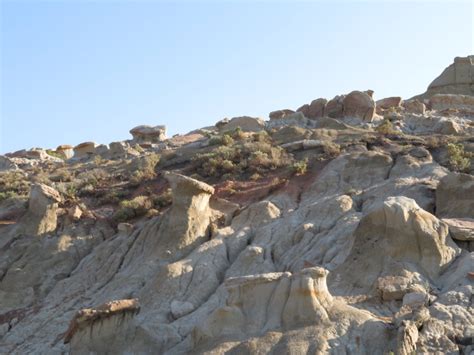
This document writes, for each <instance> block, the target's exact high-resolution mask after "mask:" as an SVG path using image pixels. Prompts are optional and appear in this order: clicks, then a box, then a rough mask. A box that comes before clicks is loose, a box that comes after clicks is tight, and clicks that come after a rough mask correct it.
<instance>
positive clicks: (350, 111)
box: [342, 91, 375, 122]
mask: <svg viewBox="0 0 474 355" xmlns="http://www.w3.org/2000/svg"><path fill="white" fill-rule="evenodd" d="M342 105H343V116H344V117H356V118H360V119H361V120H363V121H364V122H372V120H373V118H374V115H375V102H374V100H373V99H372V98H371V97H370V96H369V95H368V94H367V93H365V92H362V91H352V92H351V93H349V94H348V95H347V96H346V97H345V98H344V100H343V102H342Z"/></svg>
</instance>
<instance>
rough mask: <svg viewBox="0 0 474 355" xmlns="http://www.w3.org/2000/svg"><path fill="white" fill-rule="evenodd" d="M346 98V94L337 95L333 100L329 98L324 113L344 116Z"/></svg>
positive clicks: (338, 116)
mask: <svg viewBox="0 0 474 355" xmlns="http://www.w3.org/2000/svg"><path fill="white" fill-rule="evenodd" d="M344 98H345V95H337V96H335V97H334V98H333V99H332V100H329V102H328V103H327V104H326V107H325V108H324V115H325V116H328V117H331V118H342V117H343V111H344V105H343V101H344Z"/></svg>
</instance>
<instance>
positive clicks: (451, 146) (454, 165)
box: [447, 143, 473, 172]
mask: <svg viewBox="0 0 474 355" xmlns="http://www.w3.org/2000/svg"><path fill="white" fill-rule="evenodd" d="M447 147H448V156H449V165H450V167H451V169H452V170H455V171H460V172H467V171H468V170H469V168H470V166H471V159H470V158H471V157H472V156H473V154H472V153H469V152H466V151H464V146H463V145H462V144H455V143H448V146H447Z"/></svg>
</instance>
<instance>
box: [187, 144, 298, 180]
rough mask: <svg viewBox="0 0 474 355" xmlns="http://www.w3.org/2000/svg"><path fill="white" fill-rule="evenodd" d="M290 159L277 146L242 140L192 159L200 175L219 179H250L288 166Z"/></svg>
mask: <svg viewBox="0 0 474 355" xmlns="http://www.w3.org/2000/svg"><path fill="white" fill-rule="evenodd" d="M292 161H293V159H292V158H291V156H290V155H288V153H287V152H286V151H285V150H284V149H282V148H281V147H279V146H272V145H271V144H270V143H268V142H262V141H241V142H238V143H236V144H234V145H233V146H231V147H229V146H219V147H217V148H215V149H214V150H213V151H211V152H208V153H203V154H197V155H196V156H195V157H194V158H193V159H192V162H193V167H194V169H195V172H196V173H197V174H199V175H200V176H202V177H204V178H206V177H219V178H221V179H230V178H240V177H241V175H244V176H245V177H249V176H251V175H253V174H255V173H258V174H264V173H265V172H268V171H270V170H274V169H277V168H280V167H284V166H288V165H290V164H291V163H292Z"/></svg>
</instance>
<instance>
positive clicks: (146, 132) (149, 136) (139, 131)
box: [130, 125, 166, 143]
mask: <svg viewBox="0 0 474 355" xmlns="http://www.w3.org/2000/svg"><path fill="white" fill-rule="evenodd" d="M130 134H131V135H132V137H133V140H134V141H135V142H137V143H158V142H161V141H164V140H165V139H166V126H163V125H159V126H154V127H153V126H147V125H141V126H137V127H135V128H132V129H131V130H130Z"/></svg>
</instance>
